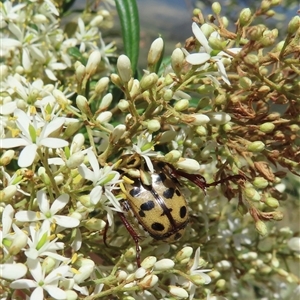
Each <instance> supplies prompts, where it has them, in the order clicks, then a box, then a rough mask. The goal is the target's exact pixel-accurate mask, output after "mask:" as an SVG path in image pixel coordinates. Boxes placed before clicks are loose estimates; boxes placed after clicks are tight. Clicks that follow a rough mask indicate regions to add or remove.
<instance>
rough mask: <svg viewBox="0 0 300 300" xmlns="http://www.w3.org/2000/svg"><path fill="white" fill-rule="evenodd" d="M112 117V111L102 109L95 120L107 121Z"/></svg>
mask: <svg viewBox="0 0 300 300" xmlns="http://www.w3.org/2000/svg"><path fill="white" fill-rule="evenodd" d="M111 117H112V113H111V112H110V111H103V112H102V113H100V114H99V116H98V117H97V119H96V120H97V121H98V122H99V123H102V124H103V123H108V122H109V121H110V119H111Z"/></svg>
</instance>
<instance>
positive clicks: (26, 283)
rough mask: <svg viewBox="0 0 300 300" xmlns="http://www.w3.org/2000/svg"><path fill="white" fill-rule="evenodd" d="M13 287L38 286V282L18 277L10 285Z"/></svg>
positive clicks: (27, 287)
mask: <svg viewBox="0 0 300 300" xmlns="http://www.w3.org/2000/svg"><path fill="white" fill-rule="evenodd" d="M9 286H10V287H11V288H13V289H29V288H33V287H36V286H37V283H36V282H35V281H33V280H31V279H18V280H16V281H13V282H12V283H11V284H10V285H9Z"/></svg>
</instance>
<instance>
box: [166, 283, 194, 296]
mask: <svg viewBox="0 0 300 300" xmlns="http://www.w3.org/2000/svg"><path fill="white" fill-rule="evenodd" d="M169 291H170V294H171V295H173V296H175V297H178V298H188V297H189V294H188V292H187V291H186V290H185V289H183V288H181V287H178V286H175V285H169Z"/></svg>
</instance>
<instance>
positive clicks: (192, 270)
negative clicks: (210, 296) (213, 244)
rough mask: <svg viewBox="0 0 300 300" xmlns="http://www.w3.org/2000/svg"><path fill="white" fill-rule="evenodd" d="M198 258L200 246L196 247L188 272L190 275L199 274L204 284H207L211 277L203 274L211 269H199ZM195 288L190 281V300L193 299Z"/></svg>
mask: <svg viewBox="0 0 300 300" xmlns="http://www.w3.org/2000/svg"><path fill="white" fill-rule="evenodd" d="M199 258H200V247H199V248H197V250H196V252H195V257H194V263H193V265H192V267H191V268H190V271H189V273H190V275H200V276H201V277H202V278H203V280H204V284H209V283H210V282H211V278H210V277H209V276H208V275H207V274H205V272H210V271H211V270H210V269H204V270H199ZM195 290H196V286H195V285H194V284H193V283H191V282H190V285H189V291H190V298H189V299H190V300H192V299H194V295H195Z"/></svg>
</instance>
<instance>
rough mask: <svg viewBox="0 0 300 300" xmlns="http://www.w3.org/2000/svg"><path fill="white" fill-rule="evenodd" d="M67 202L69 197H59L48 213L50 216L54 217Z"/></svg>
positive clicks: (64, 195)
mask: <svg viewBox="0 0 300 300" xmlns="http://www.w3.org/2000/svg"><path fill="white" fill-rule="evenodd" d="M68 202H69V195H68V194H63V195H60V196H59V197H58V198H57V199H56V200H55V201H54V202H53V204H52V205H51V208H50V211H51V214H52V215H55V214H56V213H57V212H58V211H59V210H61V209H63V208H64V207H65V206H66V205H67V203H68Z"/></svg>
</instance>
